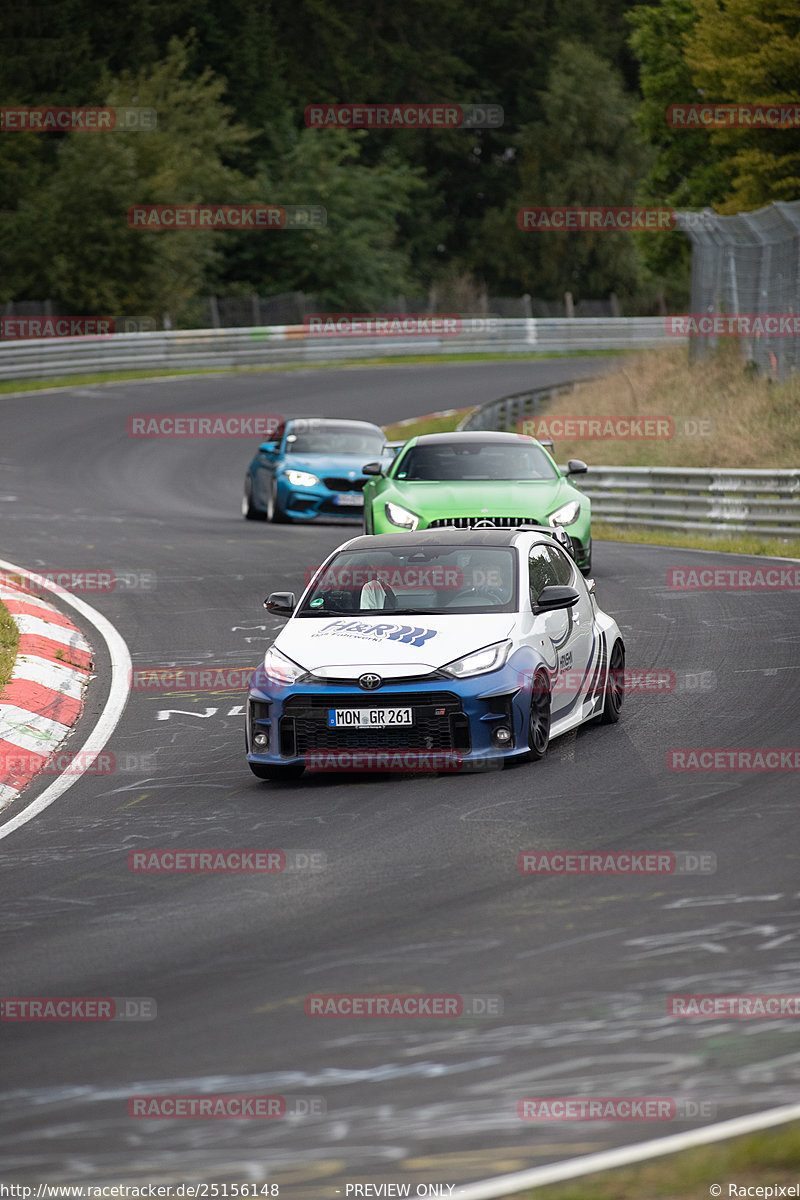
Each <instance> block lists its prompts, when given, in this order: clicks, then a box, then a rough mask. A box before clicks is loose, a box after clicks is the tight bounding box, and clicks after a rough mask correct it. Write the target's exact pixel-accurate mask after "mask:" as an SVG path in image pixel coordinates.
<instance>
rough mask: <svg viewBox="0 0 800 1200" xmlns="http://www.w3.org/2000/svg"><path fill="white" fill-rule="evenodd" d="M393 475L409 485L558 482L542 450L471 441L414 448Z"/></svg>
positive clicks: (418, 445)
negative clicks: (424, 481)
mask: <svg viewBox="0 0 800 1200" xmlns="http://www.w3.org/2000/svg"><path fill="white" fill-rule="evenodd" d="M394 475H395V478H396V479H407V480H408V481H409V482H413V481H415V480H419V481H423V480H429V481H430V480H443V481H448V480H449V481H456V482H468V481H470V480H473V481H476V482H477V481H481V480H493V479H514V480H525V479H555V478H556V472H555V470H554V468H553V464H552V463H551V462H550V460H549V458H548V457H547V455H546V454H545V452H544V451H543V450H542V449H541V447H540V446H535V445H533V444H532V443H531V444H530V445H526V444H525V443H523V442H486V443H481V442H473V441H471V440H470V441H468V442H455V441H454V442H437V443H434V444H432V445H431V444H428V445H425V444H424V443H423V444H421V445H420V444H417V445H416V446H411V447H410V448H409V449H408V450H407V451H406V453H405V454H404V455H403V458H402V459H401V460H400V462H398V464H397V468H396V471H395V473H394Z"/></svg>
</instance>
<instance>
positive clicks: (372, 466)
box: [361, 462, 383, 475]
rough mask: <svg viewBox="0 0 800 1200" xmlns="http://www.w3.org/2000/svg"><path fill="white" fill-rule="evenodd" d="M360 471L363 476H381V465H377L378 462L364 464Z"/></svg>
mask: <svg viewBox="0 0 800 1200" xmlns="http://www.w3.org/2000/svg"><path fill="white" fill-rule="evenodd" d="M361 470H362V472H363V473H364V474H365V475H382V474H383V463H379V462H371V463H366V464H365V465H364V466H363V467H362V468H361Z"/></svg>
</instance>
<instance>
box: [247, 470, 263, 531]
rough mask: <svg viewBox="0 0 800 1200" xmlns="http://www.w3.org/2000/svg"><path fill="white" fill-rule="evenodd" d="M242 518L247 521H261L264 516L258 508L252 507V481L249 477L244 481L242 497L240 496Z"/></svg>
mask: <svg viewBox="0 0 800 1200" xmlns="http://www.w3.org/2000/svg"><path fill="white" fill-rule="evenodd" d="M242 516H243V517H244V518H245V520H247V521H263V520H264V519H265V517H266V514H265V513H263V512H262V511H261V509H260V508H255V507H254V506H253V481H252V479H251V478H250V476H249V475H247V476H246V477H245V481H244V495H243V496H242Z"/></svg>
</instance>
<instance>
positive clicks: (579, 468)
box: [567, 458, 589, 475]
mask: <svg viewBox="0 0 800 1200" xmlns="http://www.w3.org/2000/svg"><path fill="white" fill-rule="evenodd" d="M588 470H589V468H588V467H587V465H586V463H585V462H584V461H583V459H582V458H570V459H569V460H568V462H567V474H568V475H585V474H586V472H587V471H588Z"/></svg>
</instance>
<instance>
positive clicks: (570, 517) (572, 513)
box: [547, 500, 581, 525]
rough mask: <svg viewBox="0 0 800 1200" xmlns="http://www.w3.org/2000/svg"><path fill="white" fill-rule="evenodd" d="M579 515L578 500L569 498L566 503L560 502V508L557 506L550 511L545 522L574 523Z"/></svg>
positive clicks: (579, 503)
mask: <svg viewBox="0 0 800 1200" xmlns="http://www.w3.org/2000/svg"><path fill="white" fill-rule="evenodd" d="M580 515H581V502H580V500H570V501H569V502H568V503H567V504H562V505H561V508H557V509H556V511H555V512H551V513H550V516H549V517H548V518H547V524H548V525H574V524H575V522H576V521H577V519H578V517H579V516H580Z"/></svg>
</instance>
